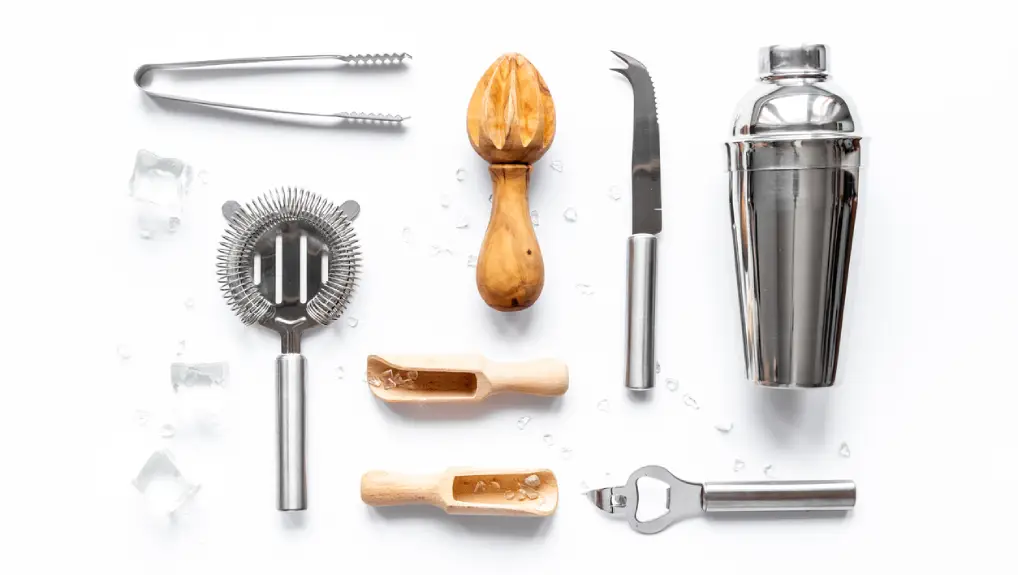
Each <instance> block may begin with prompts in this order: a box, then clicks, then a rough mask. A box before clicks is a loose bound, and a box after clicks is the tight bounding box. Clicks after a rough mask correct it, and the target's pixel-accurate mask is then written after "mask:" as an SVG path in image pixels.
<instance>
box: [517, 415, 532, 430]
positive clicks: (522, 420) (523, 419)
mask: <svg viewBox="0 0 1018 575" xmlns="http://www.w3.org/2000/svg"><path fill="white" fill-rule="evenodd" d="M528 423H530V416H527V415H524V416H523V417H521V418H519V419H517V420H516V428H517V429H519V430H520V431H523V429H524V428H525V427H526V426H527V424H528Z"/></svg>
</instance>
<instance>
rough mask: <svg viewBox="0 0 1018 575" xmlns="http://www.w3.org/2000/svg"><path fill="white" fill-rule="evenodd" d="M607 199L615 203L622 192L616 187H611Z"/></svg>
mask: <svg viewBox="0 0 1018 575" xmlns="http://www.w3.org/2000/svg"><path fill="white" fill-rule="evenodd" d="M608 197H609V198H611V199H613V200H615V201H616V202H617V201H619V200H620V199H621V198H622V190H620V189H619V187H618V186H612V187H610V188H608Z"/></svg>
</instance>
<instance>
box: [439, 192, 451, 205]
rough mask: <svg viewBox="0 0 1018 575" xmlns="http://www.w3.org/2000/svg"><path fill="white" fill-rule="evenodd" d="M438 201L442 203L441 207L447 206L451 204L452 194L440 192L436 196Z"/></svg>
mask: <svg viewBox="0 0 1018 575" xmlns="http://www.w3.org/2000/svg"><path fill="white" fill-rule="evenodd" d="M438 203H440V204H442V207H443V208H448V207H449V206H450V205H451V204H452V196H450V195H449V194H442V195H440V196H438Z"/></svg>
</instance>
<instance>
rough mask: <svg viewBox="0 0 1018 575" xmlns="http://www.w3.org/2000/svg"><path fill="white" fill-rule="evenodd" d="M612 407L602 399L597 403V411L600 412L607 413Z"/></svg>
mask: <svg viewBox="0 0 1018 575" xmlns="http://www.w3.org/2000/svg"><path fill="white" fill-rule="evenodd" d="M610 407H611V406H610V405H609V404H608V400H607V399H602V400H601V401H599V402H597V409H598V410H600V411H604V412H606V413H607V412H608V409H609V408H610Z"/></svg>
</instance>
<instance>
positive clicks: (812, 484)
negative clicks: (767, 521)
mask: <svg viewBox="0 0 1018 575" xmlns="http://www.w3.org/2000/svg"><path fill="white" fill-rule="evenodd" d="M701 497H702V504H703V510H704V511H707V512H708V513H717V512H725V511H738V512H746V511H847V510H849V509H852V508H853V507H855V483H854V482H852V481H747V482H741V481H732V482H718V483H710V482H708V483H704V484H703V493H702V495H701Z"/></svg>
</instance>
